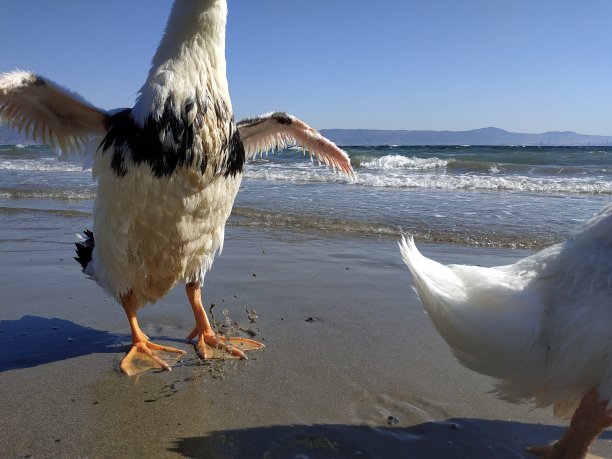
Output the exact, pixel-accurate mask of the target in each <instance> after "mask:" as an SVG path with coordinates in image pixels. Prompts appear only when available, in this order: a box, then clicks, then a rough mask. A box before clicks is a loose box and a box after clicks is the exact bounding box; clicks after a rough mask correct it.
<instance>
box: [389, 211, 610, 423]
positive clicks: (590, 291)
mask: <svg viewBox="0 0 612 459" xmlns="http://www.w3.org/2000/svg"><path fill="white" fill-rule="evenodd" d="M400 249H401V253H402V257H403V259H404V261H405V263H406V265H408V268H409V269H410V271H411V272H412V274H413V278H414V283H415V289H416V292H417V293H418V295H419V298H420V300H421V302H422V303H423V306H424V307H425V309H426V310H427V312H428V314H429V316H430V318H431V320H432V322H433V323H434V325H435V327H436V329H437V330H438V332H439V333H440V334H441V335H442V337H443V338H444V340H445V341H446V342H447V343H448V345H449V346H450V347H451V349H452V351H453V353H454V355H455V356H456V357H457V359H458V360H459V361H460V362H461V363H462V364H463V365H465V366H466V367H468V368H470V369H472V370H475V371H478V372H480V373H483V374H486V375H489V376H492V377H494V378H497V379H498V380H499V384H498V386H497V390H498V392H499V395H500V397H502V398H504V399H507V400H511V401H524V400H530V399H531V400H534V401H535V403H536V404H537V405H539V406H546V405H554V409H555V410H554V411H555V414H556V415H559V416H569V415H571V414H572V413H573V412H574V410H575V408H576V406H577V404H578V402H579V401H580V399H581V397H582V396H583V395H584V394H585V393H586V392H588V391H589V390H590V389H592V388H594V387H596V388H598V390H599V393H600V395H601V396H602V397H604V398H605V399H606V400H609V401H611V403H610V405H609V406H612V300H611V298H612V206H609V207H607V208H606V209H604V210H603V211H602V212H601V213H600V214H599V215H597V216H596V217H595V218H594V219H592V220H591V221H589V222H588V223H587V224H585V225H584V226H583V228H582V230H581V231H580V232H579V233H577V234H576V235H575V236H574V237H572V238H570V239H569V240H567V241H566V242H564V243H562V244H557V245H554V246H552V247H549V248H547V249H545V250H543V251H541V252H539V253H536V254H535V255H532V256H530V257H527V258H524V259H522V260H519V261H518V262H517V263H515V264H513V265H509V266H500V267H493V268H482V267H478V266H464V265H448V266H445V265H442V264H440V263H438V262H435V261H433V260H430V259H428V258H426V257H424V256H423V255H421V254H420V252H419V251H418V250H417V248H416V246H415V244H414V241H413V239H412V238H403V240H402V241H401V243H400Z"/></svg>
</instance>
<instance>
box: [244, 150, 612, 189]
mask: <svg viewBox="0 0 612 459" xmlns="http://www.w3.org/2000/svg"><path fill="white" fill-rule="evenodd" d="M386 158H388V157H386ZM380 159H384V158H380ZM407 159H410V158H407ZM366 169H367V168H366ZM430 169H435V166H432V167H430ZM405 171H406V169H404V171H402V170H394V169H391V170H385V173H379V172H377V171H375V170H371V171H370V170H364V168H362V169H361V170H360V171H358V174H357V178H356V183H357V184H358V185H360V186H368V187H376V188H379V187H382V188H422V189H439V190H481V191H524V192H540V193H570V194H584V193H587V194H612V181H609V180H605V179H601V178H597V177H580V178H571V179H568V178H563V179H561V178H559V177H530V176H524V175H521V176H518V175H512V176H504V175H501V174H499V173H495V172H493V173H492V174H486V175H474V174H448V173H436V172H437V171H436V170H430V172H427V171H423V172H420V173H410V172H405ZM245 177H246V178H252V179H257V180H278V181H287V182H295V183H332V182H336V183H338V182H349V179H347V178H346V177H345V176H343V175H341V174H338V173H333V172H332V171H331V170H329V169H325V168H321V167H313V166H312V165H310V164H308V163H303V164H300V165H299V166H298V165H296V164H292V165H291V167H286V166H281V165H277V164H266V165H261V166H256V165H254V164H249V165H248V167H245Z"/></svg>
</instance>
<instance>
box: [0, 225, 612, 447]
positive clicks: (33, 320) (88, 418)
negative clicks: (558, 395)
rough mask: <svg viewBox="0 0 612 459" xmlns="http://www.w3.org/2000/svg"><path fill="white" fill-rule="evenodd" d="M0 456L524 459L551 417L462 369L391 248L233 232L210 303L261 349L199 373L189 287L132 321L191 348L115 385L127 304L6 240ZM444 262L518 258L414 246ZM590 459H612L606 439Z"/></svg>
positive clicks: (63, 256) (36, 251)
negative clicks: (189, 340)
mask: <svg viewBox="0 0 612 459" xmlns="http://www.w3.org/2000/svg"><path fill="white" fill-rule="evenodd" d="M1 248H2V251H1V252H0V257H1V260H0V261H1V263H0V266H1V268H0V269H1V270H2V272H1V274H0V276H1V277H0V279H2V280H1V281H0V282H1V287H2V293H1V296H0V344H2V347H1V348H0V387H1V388H2V389H1V391H0V407H1V412H2V416H1V418H0V457H3V458H10V457H36V458H37V457H178V456H181V455H182V456H188V457H211V458H215V457H223V458H225V457H227V458H233V457H245V458H259V457H263V458H275V457H321V458H327V457H359V458H367V457H372V458H411V457H414V458H489V457H490V458H520V457H528V456H527V455H526V454H525V453H524V448H525V447H526V446H528V445H531V444H544V443H549V442H552V441H553V440H555V439H557V438H558V437H559V436H560V435H561V434H562V432H563V428H562V427H560V426H563V425H564V424H565V422H564V421H562V420H555V419H553V418H552V416H551V412H550V410H534V409H532V407H530V406H528V405H513V404H509V403H505V402H502V401H499V400H497V399H496V398H495V396H494V395H492V394H491V393H489V391H490V390H491V389H492V387H493V385H492V381H491V380H490V379H488V378H486V377H484V376H481V375H478V374H475V373H473V372H470V371H468V370H466V369H464V368H463V367H461V366H460V365H459V364H458V363H457V362H456V361H455V360H454V358H453V357H452V356H451V353H450V352H449V350H448V349H447V348H446V346H445V344H444V343H443V341H442V340H441V339H440V338H439V337H438V335H437V334H436V333H435V331H434V330H433V327H432V326H431V324H430V322H429V319H428V318H427V316H426V315H425V314H424V313H423V312H422V309H421V306H420V304H419V302H418V300H417V298H416V295H415V294H414V293H413V292H412V290H411V288H410V278H409V274H408V271H407V269H406V268H405V266H403V264H402V262H401V259H400V256H399V253H398V250H397V244H396V242H395V241H394V240H389V239H376V238H372V239H349V238H341V237H337V236H336V237H334V236H328V235H323V234H317V235H312V234H303V233H300V234H289V233H280V232H264V231H254V230H244V229H238V228H228V230H227V238H226V249H225V252H224V253H223V255H222V256H221V257H220V258H218V259H217V260H216V262H215V265H214V266H213V269H212V271H211V272H210V273H209V274H208V277H207V281H206V285H205V288H204V294H205V302H206V304H207V305H210V303H215V304H216V307H215V309H214V310H213V311H214V312H215V313H216V317H217V319H222V318H223V316H222V310H223V309H226V310H228V311H229V314H230V317H231V318H232V321H235V322H238V323H239V324H242V325H244V326H245V327H246V326H248V325H249V320H248V317H247V314H246V312H245V310H246V309H247V308H248V309H252V308H255V309H256V310H257V313H258V316H259V318H258V320H257V322H256V323H255V324H252V325H251V328H252V329H253V330H255V331H256V332H257V336H256V337H255V339H259V340H262V342H264V343H265V344H266V346H267V347H266V348H265V349H264V350H262V351H256V352H253V353H251V354H250V356H251V359H250V360H248V361H224V362H214V363H210V362H205V363H202V362H200V361H199V360H197V359H196V358H195V354H194V351H193V348H192V347H191V346H190V345H189V344H186V343H185V342H184V340H183V339H182V338H183V337H184V336H185V335H187V333H188V332H189V331H190V330H191V328H192V326H193V317H192V314H191V309H190V307H189V305H188V303H187V300H186V298H185V296H184V292H183V289H182V288H177V289H175V290H174V291H173V292H172V293H171V294H170V295H169V296H168V297H167V298H165V299H163V300H161V301H160V302H158V303H157V304H155V305H153V306H149V307H148V308H146V309H145V310H143V311H142V313H141V315H140V317H141V325H142V326H143V329H144V330H145V332H147V333H148V334H149V335H150V336H151V337H153V338H154V339H155V340H156V341H157V342H160V343H168V344H170V345H172V346H176V347H180V348H182V349H185V350H186V351H187V352H188V354H187V356H186V358H185V359H184V360H183V361H182V362H181V363H180V364H178V365H177V366H176V367H175V368H174V370H173V371H172V372H160V371H149V372H147V373H144V374H141V375H139V376H137V377H132V378H129V377H126V376H124V375H122V374H120V373H119V372H118V370H117V368H118V363H119V361H120V359H121V358H122V356H123V355H124V353H125V351H126V350H127V349H128V346H127V345H128V344H129V328H128V324H127V321H126V320H125V316H124V314H123V311H122V310H121V307H120V306H118V305H117V304H115V303H114V301H112V300H110V299H108V298H106V297H105V296H104V294H103V292H102V290H101V289H100V288H98V287H97V286H96V285H95V284H94V283H93V282H92V281H89V280H87V279H85V278H84V277H83V276H82V275H81V274H80V271H79V269H78V266H77V265H76V264H75V263H74V261H73V260H72V258H71V257H72V248H71V246H70V245H69V244H65V243H61V244H59V243H52V241H44V243H43V242H41V243H40V244H32V243H28V244H24V243H21V242H19V240H18V238H16V239H15V240H14V241H13V242H6V243H4V244H3V245H2V247H1ZM422 248H423V251H424V253H425V254H427V255H430V256H433V257H435V258H436V259H438V260H441V261H444V262H462V263H471V264H486V265H496V264H505V263H510V262H512V261H513V260H515V259H516V258H519V257H521V256H524V255H525V252H520V251H510V250H499V249H474V248H466V247H457V246H443V245H437V246H436V245H429V246H427V245H424V246H422ZM593 453H596V454H598V455H600V456H603V457H612V433H611V432H609V431H608V432H606V433H605V434H604V435H603V437H602V438H601V439H600V440H599V441H598V442H597V444H596V446H595V448H594V449H593Z"/></svg>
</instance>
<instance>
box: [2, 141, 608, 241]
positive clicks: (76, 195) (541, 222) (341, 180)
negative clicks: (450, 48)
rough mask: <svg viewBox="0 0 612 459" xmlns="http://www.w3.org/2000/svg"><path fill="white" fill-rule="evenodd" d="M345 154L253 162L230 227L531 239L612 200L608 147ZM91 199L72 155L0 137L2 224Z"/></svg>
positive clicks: (80, 207) (69, 212)
mask: <svg viewBox="0 0 612 459" xmlns="http://www.w3.org/2000/svg"><path fill="white" fill-rule="evenodd" d="M346 151H347V152H348V153H349V155H350V156H351V161H352V163H353V166H354V168H355V171H356V173H357V180H356V181H351V180H348V179H347V178H345V177H343V176H341V175H339V174H336V173H334V172H333V171H331V170H328V169H326V168H325V167H320V166H317V165H316V164H312V163H311V162H310V160H309V159H308V157H304V156H303V155H302V154H301V152H300V151H299V150H295V149H289V150H285V151H281V152H277V153H276V154H273V155H272V154H271V155H268V156H266V157H263V158H258V159H256V160H253V161H250V162H249V163H247V164H246V165H245V178H244V180H243V185H242V189H241V192H240V193H239V195H238V198H237V199H236V204H235V208H234V213H233V215H232V218H231V219H230V225H241V226H252V227H263V228H271V229H274V228H283V229H289V230H317V231H327V232H330V233H334V234H346V233H350V234H357V235H365V236H369V235H376V236H383V237H387V236H388V237H396V236H397V235H398V234H400V233H401V232H410V233H413V234H415V235H416V237H417V239H421V240H425V241H439V242H454V243H466V244H472V245H486V246H504V247H526V248H539V247H541V246H544V245H548V244H550V243H552V242H555V241H559V240H561V239H563V238H565V237H566V236H567V235H569V234H570V233H571V232H572V231H573V229H574V228H575V227H576V226H577V225H578V223H579V222H580V221H582V220H584V219H586V218H588V217H590V216H591V215H592V214H593V213H595V212H597V211H598V210H599V209H601V208H602V207H603V206H604V205H606V204H608V203H610V202H612V148H611V147H473V146H453V147H400V146H397V147H395V146H381V147H359V146H355V147H347V148H346ZM94 197H95V184H94V183H93V181H92V179H91V172H90V171H87V170H83V168H82V165H81V161H80V160H79V159H72V160H69V159H59V158H58V157H57V155H56V154H55V153H54V152H52V151H51V150H49V149H48V148H46V147H43V146H14V145H8V146H0V221H1V220H4V221H5V222H7V221H9V219H10V221H12V222H26V223H24V225H27V222H28V221H30V220H31V221H36V222H37V223H36V224H42V225H44V221H45V218H66V219H77V220H79V224H80V223H81V219H83V220H85V222H86V221H87V220H90V218H91V212H92V208H93V199H94ZM75 223H76V222H75ZM80 229H81V228H76V227H75V229H74V232H75V233H76V232H78V231H79V230H80Z"/></svg>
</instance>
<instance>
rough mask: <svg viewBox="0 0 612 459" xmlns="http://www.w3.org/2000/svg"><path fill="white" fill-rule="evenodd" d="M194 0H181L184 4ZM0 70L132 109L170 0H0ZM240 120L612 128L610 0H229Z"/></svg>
mask: <svg viewBox="0 0 612 459" xmlns="http://www.w3.org/2000/svg"><path fill="white" fill-rule="evenodd" d="M182 1H186V0H182ZM2 3H3V4H2V16H1V17H0V43H2V46H0V71H7V70H11V69H14V68H22V69H27V70H33V71H36V72H38V73H40V74H42V75H44V76H46V77H48V78H51V79H53V80H54V81H56V82H58V83H60V84H62V85H64V86H66V87H68V88H70V89H72V90H74V91H77V92H78V93H80V94H81V95H82V96H84V97H85V98H86V99H88V100H89V101H91V102H92V103H94V104H95V105H98V106H100V107H103V108H109V109H110V108H116V107H124V106H131V105H132V104H133V102H134V98H135V96H136V92H137V91H138V89H139V88H140V86H141V85H142V82H143V81H144V78H145V76H146V73H147V71H148V69H149V64H150V60H151V57H152V55H153V52H154V50H155V47H156V46H157V43H158V42H159V39H160V37H161V34H162V31H163V28H164V25H165V21H166V18H167V15H168V12H169V9H170V5H171V2H170V1H169V0H121V1H119V0H105V1H83V0H53V1H40V0H3V2H2ZM228 4H229V18H228V35H227V59H228V78H229V83H230V91H231V93H232V102H233V105H234V111H235V113H236V116H237V118H241V117H245V116H251V115H255V114H259V113H263V112H266V111H271V110H285V111H288V112H290V113H293V114H295V115H297V116H299V117H300V118H302V119H304V120H305V121H307V122H308V123H310V124H311V125H313V126H315V127H317V128H373V129H436V130H445V129H448V130H464V129H473V128H480V127H486V126H496V127H500V128H503V129H508V130H512V131H520V132H543V131H548V130H574V131H577V132H581V133H586V134H603V135H612V51H611V50H612V22H611V21H612V2H610V1H608V0H581V1H573V0H556V1H552V0H538V1H533V0H503V1H502V0H461V1H459V0H376V1H373V0H371V1H365V0H309V1H299V2H297V1H291V0H229V1H228Z"/></svg>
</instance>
